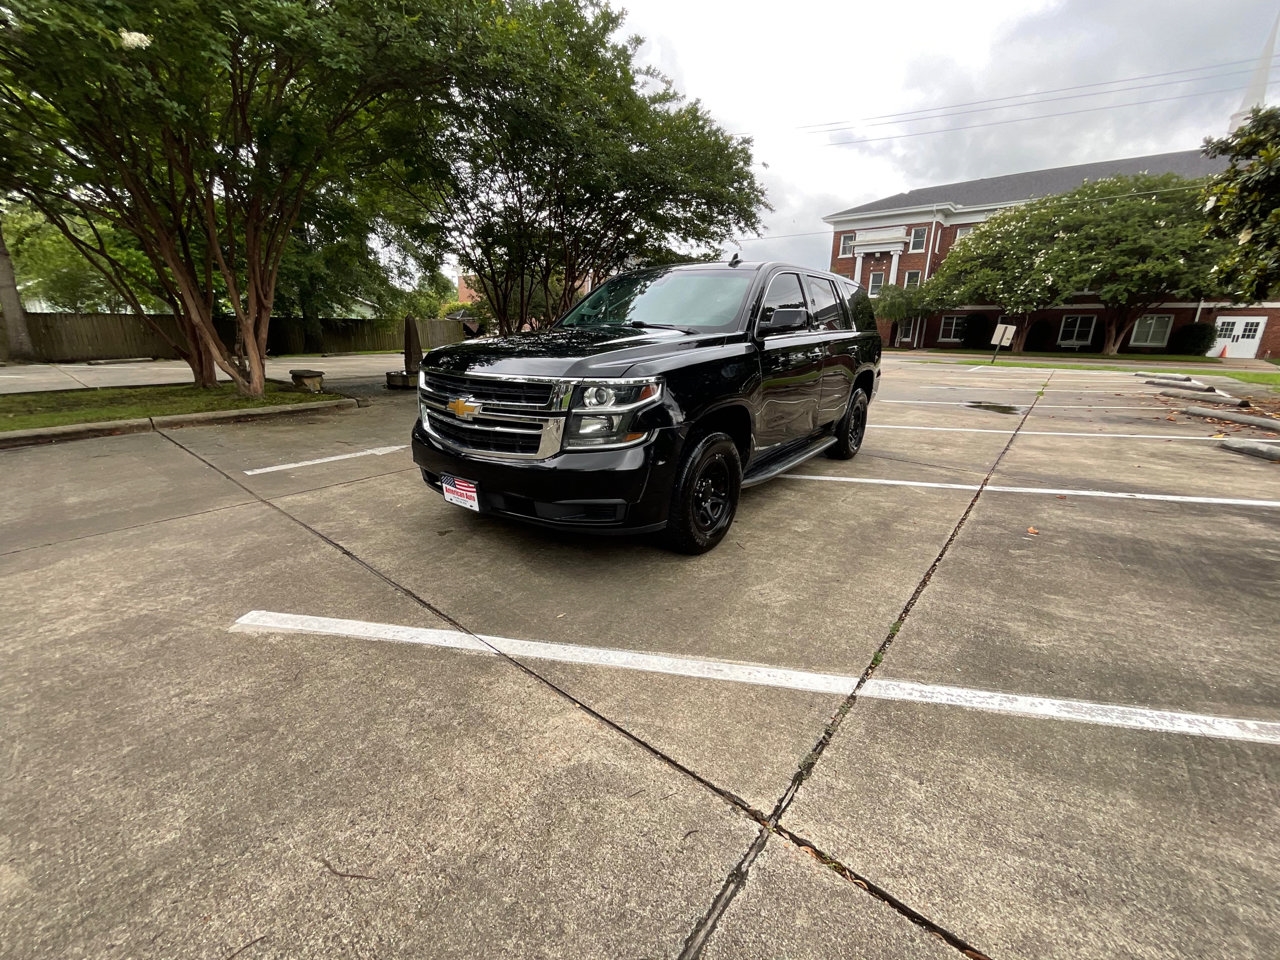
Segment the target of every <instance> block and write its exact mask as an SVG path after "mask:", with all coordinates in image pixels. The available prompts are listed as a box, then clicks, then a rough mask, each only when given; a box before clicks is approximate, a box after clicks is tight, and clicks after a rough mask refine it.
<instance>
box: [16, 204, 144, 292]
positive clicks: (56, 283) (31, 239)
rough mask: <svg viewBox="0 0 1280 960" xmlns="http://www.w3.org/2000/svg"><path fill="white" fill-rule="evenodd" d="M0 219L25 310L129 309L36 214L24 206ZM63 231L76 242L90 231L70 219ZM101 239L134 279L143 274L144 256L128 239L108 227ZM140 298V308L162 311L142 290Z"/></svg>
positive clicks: (107, 283) (88, 263) (76, 252)
mask: <svg viewBox="0 0 1280 960" xmlns="http://www.w3.org/2000/svg"><path fill="white" fill-rule="evenodd" d="M0 216H3V220H4V229H5V234H6V236H7V237H8V240H9V252H10V254H11V255H12V257H13V261H14V269H15V271H16V273H17V279H18V285H19V287H20V288H21V290H22V295H23V298H24V299H25V300H26V301H27V303H28V305H30V304H31V302H32V301H35V300H42V301H44V302H45V303H47V304H48V305H49V306H50V307H52V308H53V309H54V310H58V311H62V312H65V313H119V312H122V311H125V310H128V309H129V304H128V303H127V302H126V301H125V299H124V298H123V297H122V296H121V295H120V293H119V291H117V290H116V289H115V288H114V287H112V286H111V284H110V283H109V282H108V281H107V278H106V277H104V276H103V275H102V273H101V272H99V271H98V270H95V269H94V267H93V265H92V264H91V263H90V262H89V261H88V260H86V259H85V258H84V256H83V255H82V254H81V253H80V251H79V250H78V249H76V247H75V246H73V244H72V242H71V241H70V240H68V239H67V238H66V237H65V236H64V235H63V234H62V233H61V231H59V229H58V228H57V227H55V226H54V225H53V224H51V223H49V222H48V221H47V220H45V219H44V217H43V216H41V214H40V213H39V212H37V211H36V210H34V209H32V208H31V207H30V206H28V205H25V204H10V205H8V206H7V207H6V208H4V209H3V211H2V212H0ZM67 226H68V227H70V229H71V230H72V232H73V233H74V234H75V235H76V236H77V237H78V238H80V239H82V240H88V239H89V235H90V233H91V231H90V229H89V227H88V225H87V224H85V223H84V222H83V221H79V220H76V219H70V220H69V221H68V222H67ZM101 234H102V241H103V243H104V245H105V246H106V248H107V249H108V250H110V251H111V255H112V256H113V257H115V258H116V259H117V260H119V261H120V262H122V263H125V264H127V265H128V267H129V269H131V270H133V271H135V272H137V273H138V274H139V275H146V272H147V269H148V265H147V260H146V255H145V254H144V253H143V252H142V251H141V250H139V249H138V245H137V242H136V241H135V240H134V238H133V237H132V236H130V235H129V234H127V233H122V232H120V231H117V230H114V229H112V228H110V227H106V228H103V229H102V231H101ZM141 293H142V297H141V301H142V305H143V306H144V307H147V308H149V309H153V310H162V309H164V307H163V305H162V304H160V303H159V302H157V301H156V300H154V299H153V298H152V297H149V296H147V295H146V292H145V291H141Z"/></svg>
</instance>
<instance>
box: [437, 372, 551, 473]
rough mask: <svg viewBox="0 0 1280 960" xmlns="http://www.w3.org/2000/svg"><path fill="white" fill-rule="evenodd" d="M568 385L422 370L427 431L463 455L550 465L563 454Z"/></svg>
mask: <svg viewBox="0 0 1280 960" xmlns="http://www.w3.org/2000/svg"><path fill="white" fill-rule="evenodd" d="M568 398H569V391H568V388H567V385H566V384H565V383H564V382H563V381H557V380H550V379H547V380H539V379H523V378H510V377H497V376H475V375H465V374H454V373H443V372H442V371H439V370H427V369H424V370H423V371H422V377H421V379H420V381H419V390H418V400H419V402H420V404H421V407H422V423H423V426H424V427H425V428H426V431H427V432H428V433H429V434H431V435H432V436H433V437H435V438H436V439H437V440H439V441H441V442H442V443H444V444H446V445H448V446H450V447H453V448H454V449H456V450H459V451H460V452H463V453H474V454H477V455H479V456H484V457H494V458H497V459H507V460H545V459H546V458H547V457H550V456H554V455H555V454H557V453H559V452H560V440H561V437H562V435H563V432H564V424H565V413H564V405H565V402H566V401H567V400H568Z"/></svg>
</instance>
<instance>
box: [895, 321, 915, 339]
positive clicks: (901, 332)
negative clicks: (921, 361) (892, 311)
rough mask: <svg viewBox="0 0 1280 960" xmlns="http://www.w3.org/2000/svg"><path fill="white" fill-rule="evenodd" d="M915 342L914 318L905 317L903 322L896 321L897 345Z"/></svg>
mask: <svg viewBox="0 0 1280 960" xmlns="http://www.w3.org/2000/svg"><path fill="white" fill-rule="evenodd" d="M915 342H916V318H915V317H907V319H905V320H899V321H898V341H897V343H895V344H894V346H897V345H898V343H915Z"/></svg>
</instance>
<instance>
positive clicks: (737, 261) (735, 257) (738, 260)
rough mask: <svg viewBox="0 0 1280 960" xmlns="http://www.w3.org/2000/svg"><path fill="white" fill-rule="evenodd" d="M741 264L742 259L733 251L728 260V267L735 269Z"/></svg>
mask: <svg viewBox="0 0 1280 960" xmlns="http://www.w3.org/2000/svg"><path fill="white" fill-rule="evenodd" d="M741 262H742V258H741V257H740V256H738V252H737V251H736V250H735V251H734V253H733V256H732V257H730V258H729V266H731V267H736V266H737V265H738V264H740V263H741Z"/></svg>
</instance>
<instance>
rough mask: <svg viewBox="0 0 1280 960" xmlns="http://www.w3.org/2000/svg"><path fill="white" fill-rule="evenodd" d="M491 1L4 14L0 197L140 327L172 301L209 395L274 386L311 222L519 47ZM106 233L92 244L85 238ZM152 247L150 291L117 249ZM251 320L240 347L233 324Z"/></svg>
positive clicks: (226, 2) (57, 2)
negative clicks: (291, 286) (398, 122)
mask: <svg viewBox="0 0 1280 960" xmlns="http://www.w3.org/2000/svg"><path fill="white" fill-rule="evenodd" d="M506 8H507V5H504V4H502V3H496V2H488V0H418V2H415V3H413V4H404V3H401V2H398V0H222V2H219V3H216V4H214V3H197V2H192V0H0V195H9V196H17V197H21V198H23V199H25V200H26V201H27V202H28V203H30V204H31V205H32V206H33V207H35V208H36V209H38V210H39V211H40V212H41V213H42V214H43V215H44V216H45V217H46V218H48V220H49V221H50V222H51V223H53V224H54V225H55V226H57V227H58V228H59V229H60V230H61V231H62V232H63V234H64V235H65V236H66V237H67V239H68V241H69V242H71V243H72V244H73V245H75V246H76V247H77V249H79V250H80V251H81V253H82V254H83V255H84V256H86V257H87V258H88V259H89V260H90V262H92V263H93V264H94V265H95V266H96V267H97V268H98V269H99V270H100V271H101V272H102V273H103V275H104V276H105V277H106V278H107V279H108V281H109V282H110V283H111V284H112V286H113V287H114V288H115V289H117V290H118V291H119V292H120V294H121V296H122V297H123V298H124V300H125V301H126V302H128V303H129V304H130V305H131V307H132V308H133V309H134V310H135V311H136V312H138V313H139V314H141V313H143V311H142V309H141V307H142V304H141V295H140V293H139V292H138V291H139V290H140V289H149V288H151V287H156V286H158V287H159V289H160V292H161V293H162V294H163V296H162V299H163V300H165V301H167V302H168V303H169V304H170V305H171V306H172V308H173V309H174V311H175V313H176V315H177V316H178V320H179V326H180V328H181V330H182V331H183V334H184V336H185V338H186V343H185V344H184V345H182V346H183V350H182V353H183V356H184V359H186V360H187V362H188V363H189V364H190V365H191V368H192V371H193V374H194V378H195V381H196V383H198V384H201V385H212V384H213V383H214V382H215V378H216V370H217V369H219V368H220V369H222V370H223V371H225V372H226V373H227V374H228V375H229V376H230V377H231V378H232V379H233V380H234V382H235V384H236V386H237V387H238V388H239V389H240V390H241V391H242V392H244V393H246V394H250V395H259V394H261V392H262V389H263V384H264V367H263V361H264V357H265V354H266V346H267V329H268V324H269V322H270V319H271V314H272V309H273V306H274V303H275V295H276V284H277V280H278V276H279V270H280V265H281V259H282V257H283V255H284V252H285V248H286V244H287V242H288V239H289V235H290V231H291V229H292V227H293V226H294V224H295V222H296V221H297V219H298V216H299V211H300V210H301V209H302V207H303V205H304V204H305V202H306V201H307V198H308V197H309V196H311V195H312V194H313V193H314V192H315V191H317V190H319V189H321V188H322V187H324V186H325V185H327V184H341V183H348V182H350V181H352V180H353V179H355V178H357V177H358V176H360V175H361V173H362V172H363V171H364V170H365V169H366V168H368V167H369V166H371V165H373V164H376V163H377V162H378V161H379V159H380V158H379V156H378V154H377V150H376V149H375V147H376V144H377V142H378V137H377V131H378V128H379V124H380V123H381V122H382V121H383V119H384V118H385V117H386V116H388V115H393V114H394V113H395V111H396V110H397V109H403V108H406V107H408V106H412V108H413V109H414V110H415V111H416V112H417V113H418V114H419V115H428V114H431V113H433V112H437V111H440V110H443V109H445V108H446V107H447V106H448V104H449V103H450V102H451V101H452V100H454V99H456V98H457V97H458V96H459V94H460V91H464V90H466V89H467V88H468V87H469V86H470V85H471V84H473V83H474V82H476V75H477V73H478V71H477V70H476V69H473V65H483V64H489V65H490V66H492V65H494V64H493V61H492V60H490V59H488V58H486V57H485V55H484V54H483V48H484V47H485V45H486V42H487V41H486V38H487V37H488V36H489V34H491V33H492V32H494V31H495V30H497V31H500V32H503V33H505V32H506V31H507V30H508V26H507V25H506V21H507V20H509V19H510V17H509V16H508V15H507V9H506ZM73 223H75V224H81V225H84V226H86V227H87V233H85V232H81V231H79V230H77V229H76V228H74V227H73V226H72V224H73ZM105 228H111V229H114V230H117V231H123V232H125V233H128V234H130V235H131V236H132V237H134V238H136V241H137V245H138V247H139V248H140V249H141V251H142V253H143V254H144V255H145V257H146V260H147V262H148V265H149V273H150V274H151V275H152V276H150V277H141V276H139V275H138V271H137V270H136V269H135V268H134V266H133V265H132V264H128V263H122V262H121V261H120V260H119V259H118V258H117V257H115V256H113V255H112V253H111V250H110V248H109V245H108V244H107V243H106V242H105V240H104V238H103V235H102V231H103V230H104V229H105ZM222 309H226V310H228V311H229V312H231V313H232V314H233V315H234V319H235V331H236V334H235V337H234V340H233V341H232V342H224V340H223V339H222V338H220V337H219V335H218V332H217V330H216V329H215V326H214V318H215V315H217V314H218V313H219V312H221V310H222Z"/></svg>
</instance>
